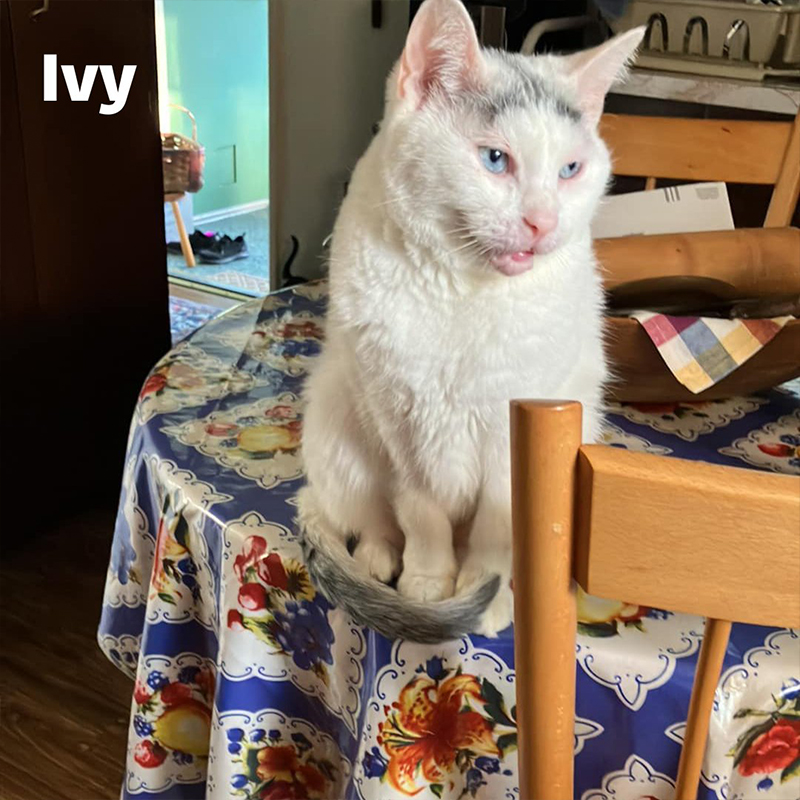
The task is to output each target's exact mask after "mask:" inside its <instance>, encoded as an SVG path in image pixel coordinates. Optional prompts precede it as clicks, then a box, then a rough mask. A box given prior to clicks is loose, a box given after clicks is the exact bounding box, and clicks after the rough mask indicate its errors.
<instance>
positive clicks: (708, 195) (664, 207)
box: [592, 183, 733, 239]
mask: <svg viewBox="0 0 800 800" xmlns="http://www.w3.org/2000/svg"><path fill="white" fill-rule="evenodd" d="M725 230H733V217H732V215H731V205H730V202H729V200H728V190H727V188H726V186H725V184H724V183H689V184H686V185H685V186H667V187H664V188H663V189H653V190H651V191H645V192H630V193H628V194H617V195H613V196H611V197H607V198H605V200H604V201H603V203H602V205H601V206H600V210H599V211H598V212H597V215H596V216H595V218H594V222H593V223H592V238H594V239H612V238H614V237H616V236H636V235H652V234H656V233H691V232H694V231H725Z"/></svg>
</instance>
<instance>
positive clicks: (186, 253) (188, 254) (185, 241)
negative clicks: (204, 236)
mask: <svg viewBox="0 0 800 800" xmlns="http://www.w3.org/2000/svg"><path fill="white" fill-rule="evenodd" d="M170 205H171V206H172V213H173V214H174V216H175V224H176V225H177V226H178V236H179V237H180V239H181V250H182V251H183V257H184V259H185V260H186V266H187V267H193V266H195V264H196V262H195V260H194V253H193V252H192V245H191V242H190V241H189V237H188V236H187V234H186V226H185V225H184V224H183V216H182V215H181V209H180V206H179V205H178V201H177V200H171V201H170Z"/></svg>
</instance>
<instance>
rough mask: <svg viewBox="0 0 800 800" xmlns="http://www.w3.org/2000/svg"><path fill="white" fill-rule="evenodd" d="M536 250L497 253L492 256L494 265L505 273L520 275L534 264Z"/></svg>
mask: <svg viewBox="0 0 800 800" xmlns="http://www.w3.org/2000/svg"><path fill="white" fill-rule="evenodd" d="M534 255H535V253H534V251H533V250H532V249H531V250H518V251H516V252H511V253H497V254H496V255H494V256H492V259H491V263H492V266H493V267H494V268H495V269H496V270H497V271H498V272H502V273H503V275H520V274H522V273H523V272H527V271H528V270H529V269H530V268H531V267H532V266H533V256H534Z"/></svg>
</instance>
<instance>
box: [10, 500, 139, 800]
mask: <svg viewBox="0 0 800 800" xmlns="http://www.w3.org/2000/svg"><path fill="white" fill-rule="evenodd" d="M114 514H115V511H114V509H108V510H103V511H94V512H90V513H84V514H82V515H80V516H79V517H76V518H74V519H72V520H70V521H69V522H66V523H63V524H61V525H59V526H57V527H55V528H53V529H51V530H49V531H47V532H46V533H44V534H43V535H37V536H35V537H33V539H32V541H29V542H28V544H27V545H24V546H21V547H20V546H17V545H16V544H14V548H15V549H14V550H10V549H9V547H8V546H5V547H4V550H3V554H2V560H1V561H0V598H1V599H2V605H1V607H0V685H2V718H0V729H1V730H2V733H0V798H1V800H34V798H36V799H37V800H38V799H41V800H45V798H46V800H106V799H107V798H108V799H109V800H110V798H118V797H119V793H120V787H121V785H122V772H123V767H124V759H125V742H126V737H127V728H128V712H129V707H130V697H131V691H132V688H133V687H132V684H131V681H130V680H129V679H128V678H126V677H125V676H124V675H123V674H122V673H121V672H119V671H118V670H117V669H116V668H115V667H114V666H113V665H112V664H111V662H109V661H108V660H107V659H106V658H105V656H104V655H103V654H102V653H101V652H100V650H99V648H98V646H97V643H96V640H95V631H96V629H97V623H98V618H99V614H100V605H101V599H102V593H103V583H104V580H105V571H106V565H107V561H108V555H109V552H110V548H111V533H112V530H113V525H114ZM10 533H11V532H9V531H5V532H4V538H6V539H8V538H12V537H10V535H9V534H10ZM14 534H15V535H14V536H13V539H14V541H15V542H18V541H19V540H20V539H21V537H24V536H25V535H26V532H25V531H16V532H14Z"/></svg>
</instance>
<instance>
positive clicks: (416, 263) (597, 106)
mask: <svg viewBox="0 0 800 800" xmlns="http://www.w3.org/2000/svg"><path fill="white" fill-rule="evenodd" d="M642 34H643V29H637V30H633V31H630V32H628V33H625V34H623V35H621V36H618V37H616V38H614V39H612V40H610V41H609V42H607V43H606V44H604V45H601V46H600V47H597V48H595V49H593V50H588V51H586V52H582V53H579V54H577V55H574V56H568V57H557V56H537V57H529V56H521V55H518V54H510V53H505V52H501V51H495V50H481V48H480V46H479V44H478V40H477V38H476V36H475V30H474V28H473V25H472V22H471V20H470V18H469V16H468V14H467V12H466V11H465V9H464V7H463V6H462V4H461V3H460V2H459V0H426V2H425V3H424V4H423V5H422V7H421V8H420V9H419V11H418V13H417V15H416V16H415V18H414V20H413V23H412V25H411V29H410V30H409V33H408V39H407V41H406V45H405V49H404V51H403V55H402V57H401V59H400V61H399V62H398V64H397V65H396V67H395V68H394V70H393V71H392V73H391V75H390V77H389V80H388V87H387V97H386V110H385V116H384V119H383V122H382V123H381V126H380V131H379V133H378V134H377V135H376V136H375V138H374V140H373V141H372V143H371V144H370V146H369V148H368V149H367V152H366V153H365V154H364V156H363V157H362V158H361V160H360V161H359V162H358V165H357V166H356V168H355V171H354V173H353V177H352V180H351V182H350V187H349V191H348V194H347V197H346V199H345V201H344V203H343V205H342V208H341V211H340V213H339V217H338V220H337V222H336V227H335V229H334V235H333V242H332V247H331V263H330V304H329V310H328V318H327V325H326V341H325V345H324V348H323V352H322V354H321V356H320V357H319V359H318V360H317V362H316V363H315V364H314V367H313V370H312V372H311V375H310V376H309V380H308V383H307V387H306V397H307V409H306V413H305V421H304V430H303V458H304V460H305V466H306V470H307V474H308V486H307V487H305V488H304V489H302V490H301V492H300V495H299V509H300V510H299V515H298V517H299V521H300V524H301V526H302V528H303V530H304V535H305V540H306V545H307V557H308V559H309V567H310V569H311V571H312V574H313V575H314V577H315V579H316V580H317V583H318V585H319V586H320V587H321V588H322V590H323V591H324V592H325V593H326V594H328V595H329V596H330V598H331V600H332V601H333V602H334V603H336V604H337V605H340V606H343V607H344V608H345V609H346V610H347V611H348V612H349V613H350V614H351V615H352V616H353V617H354V618H355V619H356V620H357V621H358V622H360V623H362V624H366V625H369V626H371V627H374V628H375V629H377V630H379V631H380V632H382V633H384V634H386V635H387V636H390V637H402V638H406V639H412V640H415V641H439V640H442V639H448V638H455V637H457V636H460V635H463V634H464V633H466V632H471V631H475V632H479V633H483V634H485V635H488V636H493V635H496V634H497V632H498V631H500V630H502V629H503V628H505V627H506V626H507V625H508V624H509V623H510V622H511V613H512V595H511V589H510V586H509V580H510V571H511V519H510V517H511V504H510V466H509V463H510V458H509V424H508V415H509V411H508V406H509V400H511V399H512V398H523V397H524V398H559V399H561V398H563V399H571V400H579V401H580V402H581V403H582V404H583V411H584V416H583V419H584V431H583V435H584V440H585V441H587V442H588V441H592V440H593V439H595V438H596V436H597V434H598V432H599V429H600V424H601V395H602V386H603V382H604V380H605V379H606V376H607V372H606V362H605V357H604V354H603V346H602V342H601V315H602V304H603V297H602V292H601V284H600V279H599V276H598V273H597V266H596V262H595V259H594V256H593V253H592V244H591V240H590V235H589V224H590V221H591V218H592V215H593V213H594V211H595V208H596V206H597V204H598V201H599V200H600V198H601V196H602V194H603V192H604V191H605V188H606V184H607V182H608V179H609V175H610V163H609V155H608V151H607V150H606V147H605V146H604V144H603V143H602V141H601V140H600V138H599V137H598V134H597V122H598V120H599V117H600V114H601V112H602V108H603V101H604V98H605V95H606V92H607V91H608V89H609V87H610V86H611V84H612V82H613V81H614V79H615V78H617V77H618V76H619V75H620V74H621V73H622V72H623V71H624V68H625V64H626V62H627V61H628V59H629V58H630V57H631V56H632V55H633V53H634V51H635V49H636V47H637V45H638V44H639V42H640V41H641V38H642ZM351 537H355V538H356V539H357V541H358V543H357V545H356V547H355V550H354V552H353V555H352V556H351V555H350V553H349V551H348V547H347V546H348V540H349V539H350V538H351ZM398 574H399V580H398V582H397V589H396V590H395V589H392V588H390V587H389V586H386V585H384V584H385V583H387V582H389V581H390V580H391V579H392V578H393V577H395V576H397V575H398ZM448 598H449V599H448ZM487 606H488V607H487Z"/></svg>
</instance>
